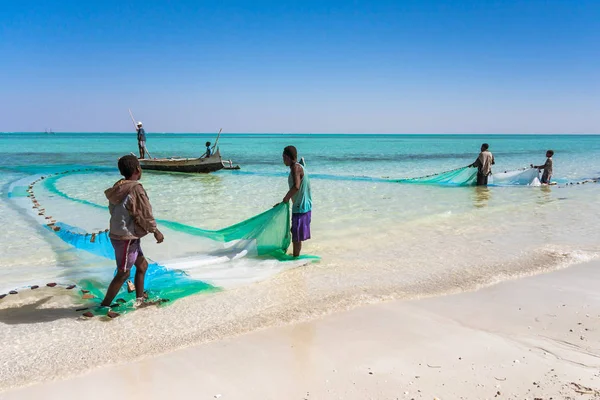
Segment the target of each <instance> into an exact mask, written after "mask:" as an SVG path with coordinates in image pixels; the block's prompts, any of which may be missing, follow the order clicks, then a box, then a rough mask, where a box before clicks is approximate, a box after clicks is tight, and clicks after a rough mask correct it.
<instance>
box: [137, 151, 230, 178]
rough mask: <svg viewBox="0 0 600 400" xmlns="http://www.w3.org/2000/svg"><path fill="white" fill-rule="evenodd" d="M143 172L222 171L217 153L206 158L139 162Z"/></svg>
mask: <svg viewBox="0 0 600 400" xmlns="http://www.w3.org/2000/svg"><path fill="white" fill-rule="evenodd" d="M140 166H141V167H142V169H144V170H151V171H166V172H187V173H200V174H207V173H209V172H215V171H218V170H220V169H223V167H224V165H223V161H222V160H221V154H219V151H218V150H217V152H216V153H215V154H213V155H212V156H210V157H206V158H153V159H149V158H147V159H143V160H140Z"/></svg>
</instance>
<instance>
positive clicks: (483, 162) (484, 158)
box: [469, 143, 496, 186]
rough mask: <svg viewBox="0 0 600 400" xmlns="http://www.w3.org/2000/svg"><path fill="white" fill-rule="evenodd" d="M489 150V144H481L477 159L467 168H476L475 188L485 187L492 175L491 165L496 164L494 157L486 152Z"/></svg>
mask: <svg viewBox="0 0 600 400" xmlns="http://www.w3.org/2000/svg"><path fill="white" fill-rule="evenodd" d="M489 148H490V145H489V144H487V143H484V144H482V145H481V153H479V157H477V160H475V162H474V163H473V164H471V165H469V167H477V186H487V184H488V177H489V176H490V175H491V174H492V165H494V164H495V163H496V161H495V160H494V155H493V154H492V153H491V152H490V151H489V150H488V149H489Z"/></svg>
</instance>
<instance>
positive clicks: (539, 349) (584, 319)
mask: <svg viewBox="0 0 600 400" xmlns="http://www.w3.org/2000/svg"><path fill="white" fill-rule="evenodd" d="M599 284H600V262H590V263H586V264H581V265H577V266H574V267H571V268H568V269H563V270H559V271H555V272H552V273H548V274H542V275H537V276H532V277H527V278H523V279H519V280H513V281H508V282H504V283H500V284H498V285H495V286H492V287H488V288H484V289H482V290H479V291H476V292H471V293H461V294H456V295H450V296H443V297H435V298H428V299H421V300H414V301H395V302H389V303H382V304H377V305H369V306H364V307H361V308H357V309H354V310H350V311H347V312H342V313H337V314H332V315H329V316H326V317H324V318H322V319H318V320H314V321H311V322H305V323H299V324H294V325H287V326H280V327H275V328H269V329H265V330H262V331H256V332H253V333H249V334H246V335H241V336H237V337H234V338H230V339H225V340H222V341H216V342H212V343H206V344H202V345H198V346H195V347H191V348H186V349H182V350H179V351H175V352H173V353H169V354H164V355H160V356H157V357H149V358H145V359H141V360H138V361H134V362H131V363H125V364H120V365H113V366H108V367H104V368H101V369H96V370H92V372H89V373H86V374H84V375H81V376H77V377H73V378H70V379H67V380H60V381H53V382H46V383H42V384H38V385H35V386H29V387H25V388H20V389H16V390H13V391H8V392H5V393H3V394H2V395H0V398H2V399H6V400H18V399H32V398H45V399H65V398H75V397H82V396H83V397H85V398H86V399H106V398H132V397H135V398H140V397H141V398H144V399H163V398H166V397H168V398H194V399H215V398H221V399H223V400H226V399H434V398H438V399H492V398H504V399H531V400H533V399H544V400H548V399H594V398H600V373H599V372H600V336H599V335H598V330H599V329H600V294H599V292H598V289H597V288H598V286H599Z"/></svg>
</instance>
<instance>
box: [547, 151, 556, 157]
mask: <svg viewBox="0 0 600 400" xmlns="http://www.w3.org/2000/svg"><path fill="white" fill-rule="evenodd" d="M553 155H554V150H548V151H547V152H546V157H548V158H550V157H552V156H553Z"/></svg>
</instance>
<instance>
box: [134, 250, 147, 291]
mask: <svg viewBox="0 0 600 400" xmlns="http://www.w3.org/2000/svg"><path fill="white" fill-rule="evenodd" d="M147 270H148V261H146V257H144V256H138V258H137V260H135V297H137V298H138V299H139V298H143V297H144V278H145V277H146V271H147Z"/></svg>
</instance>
